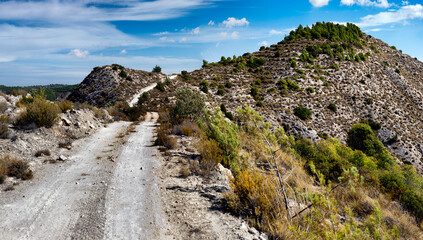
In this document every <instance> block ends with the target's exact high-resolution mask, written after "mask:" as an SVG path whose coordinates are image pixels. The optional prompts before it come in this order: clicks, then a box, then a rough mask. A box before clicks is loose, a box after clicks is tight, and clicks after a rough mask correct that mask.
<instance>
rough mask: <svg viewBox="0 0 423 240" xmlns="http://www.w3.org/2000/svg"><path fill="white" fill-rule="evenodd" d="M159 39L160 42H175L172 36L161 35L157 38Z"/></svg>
mask: <svg viewBox="0 0 423 240" xmlns="http://www.w3.org/2000/svg"><path fill="white" fill-rule="evenodd" d="M159 40H160V41H161V42H169V43H174V42H175V40H174V39H172V38H168V37H161V38H159Z"/></svg>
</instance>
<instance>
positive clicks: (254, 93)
mask: <svg viewBox="0 0 423 240" xmlns="http://www.w3.org/2000/svg"><path fill="white" fill-rule="evenodd" d="M250 94H251V96H253V98H254V99H259V98H260V96H259V90H258V88H257V87H252V88H251V90H250Z"/></svg>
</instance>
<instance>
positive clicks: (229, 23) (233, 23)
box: [222, 17, 250, 28]
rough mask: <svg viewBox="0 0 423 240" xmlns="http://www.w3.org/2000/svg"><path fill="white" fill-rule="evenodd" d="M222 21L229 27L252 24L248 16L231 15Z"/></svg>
mask: <svg viewBox="0 0 423 240" xmlns="http://www.w3.org/2000/svg"><path fill="white" fill-rule="evenodd" d="M222 23H223V25H225V26H226V27H228V28H231V27H242V26H248V25H249V24H250V22H248V21H247V19H246V18H241V19H236V18H234V17H229V18H228V19H227V20H225V21H223V22H222Z"/></svg>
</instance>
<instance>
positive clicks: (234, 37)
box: [231, 32, 239, 39]
mask: <svg viewBox="0 0 423 240" xmlns="http://www.w3.org/2000/svg"><path fill="white" fill-rule="evenodd" d="M231 38H233V39H238V38H239V32H232V33H231Z"/></svg>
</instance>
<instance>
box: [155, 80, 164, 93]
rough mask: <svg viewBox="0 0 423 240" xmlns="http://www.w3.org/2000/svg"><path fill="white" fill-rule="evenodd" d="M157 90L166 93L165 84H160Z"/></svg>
mask: <svg viewBox="0 0 423 240" xmlns="http://www.w3.org/2000/svg"><path fill="white" fill-rule="evenodd" d="M155 88H156V89H157V90H159V91H160V92H164V91H165V87H164V84H163V83H162V82H158V83H157V85H156V87H155Z"/></svg>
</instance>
